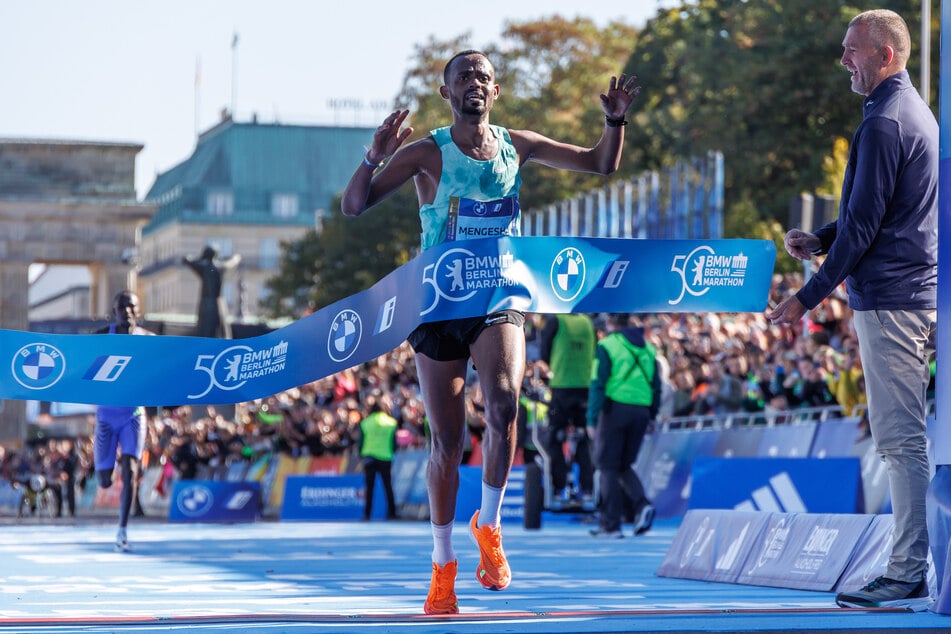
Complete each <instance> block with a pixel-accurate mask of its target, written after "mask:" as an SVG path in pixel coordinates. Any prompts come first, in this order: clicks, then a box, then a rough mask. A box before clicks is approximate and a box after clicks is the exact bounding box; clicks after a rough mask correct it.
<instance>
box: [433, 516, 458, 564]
mask: <svg viewBox="0 0 951 634" xmlns="http://www.w3.org/2000/svg"><path fill="white" fill-rule="evenodd" d="M452 524H453V522H449V523H448V524H443V525H442V526H437V525H436V524H433V523H432V522H430V526H431V527H432V529H433V563H434V564H439V565H440V566H445V565H446V564H448V563H449V562H450V561H452V560H454V559H455V558H456V551H454V550H453V549H452Z"/></svg>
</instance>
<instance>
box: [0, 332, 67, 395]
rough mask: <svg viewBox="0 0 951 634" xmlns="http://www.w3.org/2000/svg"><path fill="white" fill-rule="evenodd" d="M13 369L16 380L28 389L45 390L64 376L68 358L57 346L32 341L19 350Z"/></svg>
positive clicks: (15, 356)
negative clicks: (65, 357)
mask: <svg viewBox="0 0 951 634" xmlns="http://www.w3.org/2000/svg"><path fill="white" fill-rule="evenodd" d="M11 370H12V371H13V378H14V379H16V382H17V383H19V384H20V385H22V386H23V387H25V388H27V389H28V390H45V389H46V388H48V387H52V386H53V385H55V384H56V382H57V381H59V380H60V379H61V378H62V377H63V373H64V372H66V359H64V358H63V353H62V352H60V351H59V350H58V349H57V348H56V347H55V346H51V345H49V344H46V343H31V344H29V345H26V346H23V347H22V348H20V349H19V350H17V353H16V354H15V355H14V357H13V365H12V368H11Z"/></svg>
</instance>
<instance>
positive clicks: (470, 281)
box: [419, 247, 521, 317]
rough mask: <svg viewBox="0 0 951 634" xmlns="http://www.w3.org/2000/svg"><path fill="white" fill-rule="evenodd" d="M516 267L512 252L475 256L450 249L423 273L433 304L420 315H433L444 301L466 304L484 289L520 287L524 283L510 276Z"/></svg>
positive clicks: (458, 248)
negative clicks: (508, 273)
mask: <svg viewBox="0 0 951 634" xmlns="http://www.w3.org/2000/svg"><path fill="white" fill-rule="evenodd" d="M514 264H515V256H513V255H512V254H511V253H500V254H499V255H476V254H475V253H473V252H472V251H470V250H468V249H464V248H462V247H455V248H452V249H449V250H448V251H446V252H445V253H443V254H442V255H441V256H439V259H438V260H437V261H436V263H435V264H430V265H429V266H427V267H426V268H425V269H424V270H423V286H429V287H430V288H431V291H432V292H431V295H429V296H431V297H432V303H430V304H429V306H428V307H427V308H425V309H423V311H422V312H420V313H419V314H420V316H421V317H422V316H423V315H427V314H429V313H431V312H432V311H433V310H434V309H435V308H436V306H438V305H439V302H440V301H441V300H444V299H445V300H447V301H450V302H464V301H466V300H468V299H471V298H472V297H474V296H475V294H476V293H477V292H479V291H480V290H483V289H491V288H502V287H504V286H520V285H521V282H520V281H519V280H517V279H513V278H512V277H509V275H507V272H508V271H509V270H510V269H511V268H512V266H513V265H514Z"/></svg>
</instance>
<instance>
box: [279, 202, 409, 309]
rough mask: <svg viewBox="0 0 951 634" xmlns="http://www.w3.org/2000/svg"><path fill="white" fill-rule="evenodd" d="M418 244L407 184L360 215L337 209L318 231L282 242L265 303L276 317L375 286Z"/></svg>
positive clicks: (323, 303) (406, 257) (404, 260)
mask: <svg viewBox="0 0 951 634" xmlns="http://www.w3.org/2000/svg"><path fill="white" fill-rule="evenodd" d="M334 209H336V210H339V209H340V199H339V197H338V198H336V199H335V200H334ZM418 246H419V204H418V202H417V199H416V193H415V190H414V189H413V187H412V184H408V185H406V186H404V187H403V188H401V189H400V190H398V191H397V192H396V193H395V194H393V195H392V196H391V197H389V198H388V199H386V200H385V201H383V202H381V203H380V204H378V205H376V206H375V207H374V208H373V209H370V210H368V211H366V212H364V213H363V214H361V215H360V216H358V217H356V218H351V217H349V216H344V215H343V214H342V213H339V211H338V213H334V214H331V215H330V217H328V218H327V219H326V220H325V221H324V223H323V225H322V226H321V227H320V230H319V231H318V230H311V231H308V232H307V234H306V235H305V236H304V237H303V238H302V239H301V240H298V241H296V242H290V243H283V244H282V245H281V249H282V255H281V265H280V271H279V272H278V274H277V275H276V276H274V277H273V278H272V279H271V280H269V281H268V283H267V287H268V289H269V290H270V291H271V293H272V295H271V296H270V297H269V298H268V299H267V301H266V302H265V308H266V309H267V311H268V313H269V315H270V316H271V317H295V318H296V317H300V316H301V315H303V314H305V313H307V312H310V311H313V310H317V309H319V308H322V307H324V306H327V305H329V304H332V303H333V302H336V301H339V300H341V299H344V298H345V297H349V296H350V295H353V294H355V293H359V292H360V291H363V290H366V289H367V288H369V287H371V286H373V285H374V284H375V283H376V282H378V281H379V280H381V279H382V278H383V277H385V276H386V275H387V274H389V273H390V272H392V271H393V270H394V269H396V268H399V267H400V266H402V265H404V264H406V263H407V262H409V261H410V260H411V259H412V258H413V256H414V255H415V254H416V252H417V250H418Z"/></svg>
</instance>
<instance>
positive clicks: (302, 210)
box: [136, 119, 374, 322]
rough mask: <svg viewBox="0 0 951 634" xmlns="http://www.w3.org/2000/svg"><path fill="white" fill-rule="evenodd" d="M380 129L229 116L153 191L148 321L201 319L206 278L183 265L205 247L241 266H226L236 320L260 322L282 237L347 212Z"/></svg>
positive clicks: (142, 284) (146, 271)
mask: <svg viewBox="0 0 951 634" xmlns="http://www.w3.org/2000/svg"><path fill="white" fill-rule="evenodd" d="M373 132H374V128H363V127H331V126H300V125H281V124H260V123H257V122H249V123H237V122H234V121H232V120H231V119H225V120H223V121H222V122H221V123H219V124H218V125H216V126H215V127H213V128H211V129H210V130H208V131H206V132H205V133H203V134H202V135H201V136H200V137H199V138H198V143H197V145H196V147H195V151H194V152H193V153H192V155H191V156H190V157H188V158H187V159H186V160H185V161H183V162H182V163H180V164H179V165H177V166H175V167H173V168H172V169H171V170H169V171H167V172H165V173H163V174H160V175H159V176H158V177H157V178H156V181H155V184H154V185H153V186H152V188H151V189H150V190H149V192H148V194H147V195H146V202H148V203H150V204H154V205H156V206H157V207H158V211H157V212H156V214H155V216H154V217H153V218H152V220H151V222H149V223H148V224H147V225H146V226H145V227H144V228H143V230H142V239H141V243H140V245H139V248H138V252H137V258H136V259H137V264H138V267H139V272H138V281H139V289H140V294H141V296H142V300H143V304H144V305H145V307H146V311H147V314H148V316H149V318H150V319H160V320H163V321H169V322H176V321H183V322H190V321H191V322H193V321H194V319H195V314H196V309H197V305H198V299H199V293H200V284H201V281H200V279H199V278H198V276H197V275H195V273H194V272H193V271H192V270H191V269H190V268H189V267H188V266H186V265H185V264H184V261H183V258H186V257H188V258H196V257H198V255H199V254H200V253H201V252H202V251H203V249H204V248H205V247H206V246H211V247H213V248H214V249H215V250H216V251H217V253H218V256H219V257H221V258H223V259H225V258H230V257H232V256H240V264H238V265H237V267H236V268H234V269H232V270H228V271H226V272H224V276H223V284H222V291H221V296H222V297H223V298H224V299H225V301H226V304H227V308H228V312H229V315H230V318H231V319H232V320H235V319H237V320H240V321H244V322H255V321H259V320H261V318H262V315H261V311H260V309H259V303H260V301H261V300H263V299H264V298H265V297H266V294H267V289H266V285H265V284H266V282H267V280H268V279H270V278H271V277H273V276H274V275H275V274H276V273H277V272H278V269H279V263H280V256H281V243H282V242H290V241H296V240H299V239H300V238H301V237H302V236H303V235H304V234H305V233H306V232H307V231H308V230H309V229H312V228H314V227H315V225H316V224H318V223H319V219H320V218H321V217H324V216H327V215H329V214H332V213H339V211H338V210H336V209H333V208H332V203H333V199H334V196H336V195H338V194H339V193H340V192H342V191H343V189H344V188H345V187H346V184H347V182H348V181H349V179H350V176H351V175H352V174H353V170H354V169H355V168H356V166H357V164H358V163H359V161H360V158H361V157H362V155H363V153H364V149H363V147H364V146H365V145H368V144H369V143H370V142H371V140H372V138H373Z"/></svg>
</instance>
